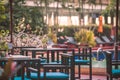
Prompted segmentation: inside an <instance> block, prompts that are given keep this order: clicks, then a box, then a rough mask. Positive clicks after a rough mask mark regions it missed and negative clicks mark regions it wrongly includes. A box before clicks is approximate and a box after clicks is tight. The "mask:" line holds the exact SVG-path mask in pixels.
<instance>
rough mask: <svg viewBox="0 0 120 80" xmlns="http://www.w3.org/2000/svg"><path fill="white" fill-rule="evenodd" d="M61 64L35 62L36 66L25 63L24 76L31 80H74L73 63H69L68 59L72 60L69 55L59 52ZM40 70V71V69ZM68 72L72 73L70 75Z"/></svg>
mask: <svg viewBox="0 0 120 80" xmlns="http://www.w3.org/2000/svg"><path fill="white" fill-rule="evenodd" d="M61 58H62V59H61V60H62V63H61V64H41V63H40V62H41V61H39V62H35V63H34V64H35V65H36V66H32V65H31V64H27V66H28V67H27V71H26V76H27V78H30V79H33V80H74V77H72V76H73V73H74V72H72V70H73V63H71V64H69V62H68V61H69V59H71V61H72V62H73V58H72V56H70V55H64V54H61ZM41 70H42V71H41ZM70 74H72V75H71V76H70Z"/></svg>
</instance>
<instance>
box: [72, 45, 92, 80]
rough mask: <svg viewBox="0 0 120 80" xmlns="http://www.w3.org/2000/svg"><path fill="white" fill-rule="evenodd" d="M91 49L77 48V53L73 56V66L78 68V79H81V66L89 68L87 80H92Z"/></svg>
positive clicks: (86, 47)
mask: <svg viewBox="0 0 120 80" xmlns="http://www.w3.org/2000/svg"><path fill="white" fill-rule="evenodd" d="M91 58H92V49H91V47H88V46H79V48H78V52H75V54H74V62H75V65H76V66H78V77H76V78H79V79H80V78H81V76H80V75H81V70H80V68H81V66H82V65H87V66H89V67H88V68H89V79H90V80H92V59H91Z"/></svg>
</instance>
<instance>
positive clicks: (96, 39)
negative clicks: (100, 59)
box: [95, 37, 104, 44]
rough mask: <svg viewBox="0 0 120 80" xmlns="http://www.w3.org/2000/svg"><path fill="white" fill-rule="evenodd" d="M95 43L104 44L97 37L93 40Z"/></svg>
mask: <svg viewBox="0 0 120 80" xmlns="http://www.w3.org/2000/svg"><path fill="white" fill-rule="evenodd" d="M95 41H96V42H97V43H98V44H103V43H104V42H103V41H102V40H101V39H100V38H99V37H96V38H95Z"/></svg>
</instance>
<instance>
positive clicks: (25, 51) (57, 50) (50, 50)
mask: <svg viewBox="0 0 120 80" xmlns="http://www.w3.org/2000/svg"><path fill="white" fill-rule="evenodd" d="M21 51H22V53H21V54H22V55H28V51H31V54H32V58H35V56H36V52H37V51H40V52H46V53H47V63H49V62H50V61H49V60H50V59H49V58H50V57H51V61H52V62H54V61H55V53H56V54H57V61H59V54H60V52H62V53H66V52H67V51H71V53H73V54H74V49H72V48H22V49H21ZM50 53H51V55H50ZM72 61H73V62H72V63H73V64H72V70H71V71H72V72H71V78H72V79H73V80H74V77H75V76H74V75H75V70H74V68H75V65H74V58H73V59H72Z"/></svg>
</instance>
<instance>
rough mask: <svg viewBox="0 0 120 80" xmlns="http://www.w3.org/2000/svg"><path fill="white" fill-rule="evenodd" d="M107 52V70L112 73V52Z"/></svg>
mask: <svg viewBox="0 0 120 80" xmlns="http://www.w3.org/2000/svg"><path fill="white" fill-rule="evenodd" d="M105 53H106V72H107V73H108V74H112V53H111V52H109V51H105Z"/></svg>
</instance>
